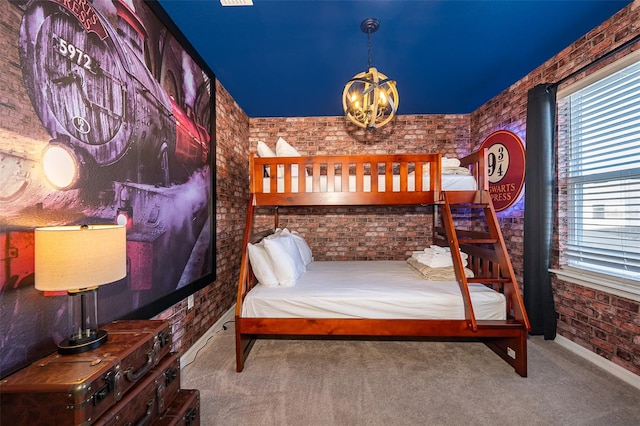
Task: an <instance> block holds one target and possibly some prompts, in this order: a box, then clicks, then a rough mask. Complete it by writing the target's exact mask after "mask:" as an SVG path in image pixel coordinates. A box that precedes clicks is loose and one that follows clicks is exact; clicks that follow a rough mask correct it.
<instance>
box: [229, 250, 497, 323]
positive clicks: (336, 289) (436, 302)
mask: <svg viewBox="0 0 640 426" xmlns="http://www.w3.org/2000/svg"><path fill="white" fill-rule="evenodd" d="M469 291H470V293H471V301H472V304H473V309H474V313H475V316H476V319H478V320H504V319H506V302H505V298H504V295H503V294H501V293H498V292H496V291H494V290H492V289H490V288H488V287H486V286H484V285H482V284H470V285H469ZM242 316H243V317H262V318H265V317H266V318H385V319H464V304H463V301H462V296H461V294H460V288H459V287H458V284H457V283H456V282H455V281H427V280H424V279H422V278H421V277H420V276H419V275H418V274H417V273H416V272H415V271H413V270H412V269H411V268H410V267H409V266H408V264H407V262H406V261H391V260H384V261H331V262H318V261H316V262H312V263H310V264H309V265H308V266H307V272H305V273H304V274H302V276H301V277H300V278H299V280H298V282H297V284H296V285H295V286H294V287H275V288H268V287H264V286H262V285H258V286H256V287H255V288H253V289H252V290H251V291H249V293H248V294H247V296H246V298H245V300H244V302H243V304H242Z"/></svg>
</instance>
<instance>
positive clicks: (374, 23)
mask: <svg viewBox="0 0 640 426" xmlns="http://www.w3.org/2000/svg"><path fill="white" fill-rule="evenodd" d="M379 27H380V22H379V21H378V20H377V19H375V18H368V19H365V20H364V21H362V23H361V24H360V29H361V30H362V32H363V33H366V34H367V49H368V53H369V68H368V70H367V71H366V72H361V73H359V74H356V75H355V76H354V77H353V78H352V79H351V80H349V81H348V82H347V84H346V85H345V86H344V91H343V92H342V107H343V109H344V113H345V115H346V117H347V118H348V119H349V120H350V121H351V122H353V123H354V124H356V125H357V126H359V127H363V128H365V129H367V130H375V129H376V128H378V127H382V126H384V125H385V124H387V123H389V122H390V121H391V120H392V119H393V117H395V115H396V111H397V110H398V89H397V88H396V82H395V81H393V80H391V79H390V78H389V77H387V76H386V75H384V74H382V73H381V72H379V71H378V70H377V69H376V68H375V67H373V66H372V65H371V34H372V33H374V32H376V31H377V30H378V28H379Z"/></svg>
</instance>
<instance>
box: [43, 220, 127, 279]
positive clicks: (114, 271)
mask: <svg viewBox="0 0 640 426" xmlns="http://www.w3.org/2000/svg"><path fill="white" fill-rule="evenodd" d="M126 274H127V234H126V229H125V227H124V226H121V225H82V226H79V225H78V226H52V227H45V228H36V230H35V287H36V289H37V290H40V291H70V290H71V291H73V290H82V289H86V288H91V287H97V286H100V285H103V284H109V283H112V282H114V281H118V280H120V279H122V278H124V277H125V276H126Z"/></svg>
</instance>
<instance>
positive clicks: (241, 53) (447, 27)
mask: <svg viewBox="0 0 640 426" xmlns="http://www.w3.org/2000/svg"><path fill="white" fill-rule="evenodd" d="M253 2H254V6H250V7H239V6H235V7H222V6H221V5H220V3H219V1H217V0H206V1H204V0H158V3H159V4H160V5H161V6H162V7H163V8H164V10H165V11H166V12H167V13H168V15H169V16H170V17H171V19H172V20H173V21H174V22H175V24H176V25H177V26H178V28H179V29H180V30H181V31H182V33H183V34H184V35H185V36H186V38H187V39H188V40H189V42H190V43H191V44H192V45H193V47H194V48H195V49H196V50H197V52H198V53H199V54H200V56H201V57H202V58H203V59H204V60H205V61H206V62H207V65H208V66H209V67H210V68H211V70H212V71H213V72H214V73H215V74H216V77H217V78H218V80H219V81H220V82H221V83H222V85H223V86H224V87H225V88H226V89H227V90H228V91H229V93H230V94H231V96H233V98H234V99H235V101H236V102H237V103H238V104H239V105H240V107H241V108H242V109H243V110H244V111H245V112H246V113H247V115H248V116H249V117H252V118H256V117H307V116H338V115H342V104H341V96H342V89H343V87H344V84H345V83H346V82H347V81H348V80H349V79H350V78H351V77H353V76H354V75H355V74H357V73H359V72H362V71H365V70H366V69H367V66H368V57H367V35H366V34H365V33H363V32H362V31H361V30H360V23H361V22H362V21H363V20H364V19H366V18H370V17H373V18H377V19H378V20H379V21H380V28H379V30H378V31H377V32H375V33H374V34H372V35H371V52H372V62H373V66H375V67H376V68H378V70H379V71H380V72H382V73H384V74H386V75H387V76H389V77H391V78H392V79H394V80H396V81H397V87H398V91H399V93H400V105H399V109H398V114H439V113H459V114H461V113H469V112H472V111H474V110H475V109H476V108H478V107H479V106H481V105H482V104H484V103H485V102H487V101H488V100H490V99H491V98H493V97H494V96H495V95H497V94H498V93H500V92H501V91H503V90H504V89H506V88H508V87H509V86H510V85H511V84H513V83H515V82H517V81H518V80H520V79H521V78H522V77H524V76H525V75H527V74H528V73H529V72H531V71H533V70H534V69H535V68H537V67H538V66H539V65H541V64H542V63H543V62H544V61H546V60H548V59H550V58H551V57H552V56H553V55H555V54H557V53H559V52H560V51H561V50H562V49H564V48H565V47H567V46H569V45H570V44H572V43H573V42H574V41H576V40H577V39H578V38H580V37H582V36H583V35H585V34H586V33H587V32H588V31H590V30H591V29H593V28H594V27H596V26H597V25H599V24H601V23H602V22H604V21H605V20H607V19H608V18H609V17H611V16H612V15H613V14H614V13H616V12H617V11H619V10H620V9H622V8H623V7H624V6H626V5H627V4H629V3H630V2H631V1H630V0H623V1H618V0H555V1H545V0H531V1H528V0H515V1H514V0H511V1H495V0H475V1H474V0H468V1H462V0H369V1H362V0H361V1H353V0H297V1H295V0H253Z"/></svg>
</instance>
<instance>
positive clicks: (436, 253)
mask: <svg viewBox="0 0 640 426" xmlns="http://www.w3.org/2000/svg"><path fill="white" fill-rule="evenodd" d="M411 257H412V258H414V259H415V260H416V261H418V262H420V263H421V264H423V265H426V266H429V267H430V268H444V267H448V266H453V259H452V257H451V249H450V248H449V247H440V246H436V245H431V246H429V247H427V248H425V249H424V251H421V252H420V251H414V252H413V253H412V254H411ZM460 257H461V258H462V264H463V266H467V264H468V262H467V258H468V257H469V255H467V254H466V253H464V252H462V251H461V252H460Z"/></svg>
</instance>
